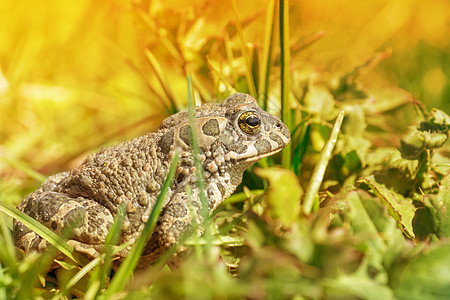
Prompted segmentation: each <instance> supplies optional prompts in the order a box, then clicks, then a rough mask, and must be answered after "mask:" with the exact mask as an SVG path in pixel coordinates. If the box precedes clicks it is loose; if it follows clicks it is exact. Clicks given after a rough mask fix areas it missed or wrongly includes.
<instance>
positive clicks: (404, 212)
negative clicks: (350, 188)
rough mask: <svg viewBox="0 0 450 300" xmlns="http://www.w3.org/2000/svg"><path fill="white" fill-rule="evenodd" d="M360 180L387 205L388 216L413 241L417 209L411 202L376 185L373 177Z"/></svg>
mask: <svg viewBox="0 0 450 300" xmlns="http://www.w3.org/2000/svg"><path fill="white" fill-rule="evenodd" d="M361 180H362V181H363V182H365V183H366V184H368V185H369V187H370V188H371V190H372V192H373V193H374V194H375V195H377V196H378V197H379V198H380V199H381V200H382V201H383V202H384V204H385V205H387V207H388V212H389V214H390V215H391V216H392V217H393V218H394V220H395V221H397V224H398V226H399V227H400V229H402V231H403V233H405V234H406V235H407V236H408V237H409V238H412V239H413V238H414V237H415V235H414V230H413V226H412V220H413V218H414V215H415V212H416V210H417V209H416V207H415V206H414V205H413V204H412V203H411V201H409V200H408V199H405V198H403V197H402V196H401V195H399V194H397V193H395V192H394V191H391V190H389V189H388V188H386V187H385V186H384V185H382V184H379V183H377V182H376V181H375V178H374V177H373V176H369V177H364V178H362V179H361Z"/></svg>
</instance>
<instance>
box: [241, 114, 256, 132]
mask: <svg viewBox="0 0 450 300" xmlns="http://www.w3.org/2000/svg"><path fill="white" fill-rule="evenodd" d="M238 124H239V128H241V130H242V131H243V132H245V133H247V134H257V133H258V132H260V131H261V118H260V117H259V115H258V114H257V113H255V112H253V111H246V112H245V113H243V114H241V115H240V116H239V118H238Z"/></svg>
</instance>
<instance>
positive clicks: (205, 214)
mask: <svg viewBox="0 0 450 300" xmlns="http://www.w3.org/2000/svg"><path fill="white" fill-rule="evenodd" d="M187 81H188V97H187V98H188V107H189V123H190V125H191V128H192V150H193V155H194V165H195V173H196V177H197V188H198V191H199V197H200V201H201V203H202V208H201V214H202V219H203V224H204V232H203V235H204V237H205V240H206V242H207V243H206V253H207V255H209V254H210V249H211V247H210V246H211V244H210V243H211V232H210V230H209V205H208V199H207V198H206V185H205V179H204V178H203V166H202V162H201V161H200V158H199V154H200V151H199V147H198V136H197V133H198V131H197V129H198V128H197V123H196V122H195V112H194V101H193V100H194V99H193V93H192V81H191V77H190V76H189V75H188V76H187Z"/></svg>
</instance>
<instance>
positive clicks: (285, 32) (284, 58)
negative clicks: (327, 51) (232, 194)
mask: <svg viewBox="0 0 450 300" xmlns="http://www.w3.org/2000/svg"><path fill="white" fill-rule="evenodd" d="M280 50H281V53H280V55H281V120H282V121H283V122H284V124H286V126H287V127H288V128H289V130H292V121H291V119H292V117H291V107H290V103H289V91H290V86H289V76H290V69H289V65H290V50H289V0H280ZM281 165H282V166H283V167H284V168H286V169H288V168H289V167H290V165H291V144H288V145H287V146H286V148H284V150H283V151H282V154H281Z"/></svg>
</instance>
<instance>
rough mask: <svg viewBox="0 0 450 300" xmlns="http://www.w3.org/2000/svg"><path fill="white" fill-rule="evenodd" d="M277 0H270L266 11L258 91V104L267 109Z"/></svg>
mask: <svg viewBox="0 0 450 300" xmlns="http://www.w3.org/2000/svg"><path fill="white" fill-rule="evenodd" d="M274 18H275V0H270V2H269V4H268V7H267V12H266V30H265V37H264V48H263V57H262V60H261V68H260V73H259V84H258V87H259V91H258V96H259V97H258V104H259V106H260V107H261V108H262V109H264V110H267V107H268V103H267V102H268V99H269V97H268V95H269V83H270V69H271V66H272V53H273V47H274V44H273V42H274V36H275V19H274Z"/></svg>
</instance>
